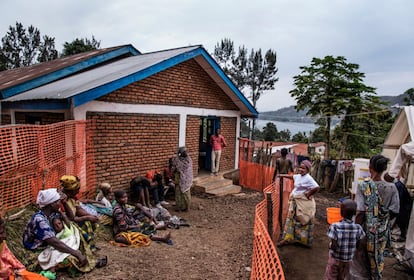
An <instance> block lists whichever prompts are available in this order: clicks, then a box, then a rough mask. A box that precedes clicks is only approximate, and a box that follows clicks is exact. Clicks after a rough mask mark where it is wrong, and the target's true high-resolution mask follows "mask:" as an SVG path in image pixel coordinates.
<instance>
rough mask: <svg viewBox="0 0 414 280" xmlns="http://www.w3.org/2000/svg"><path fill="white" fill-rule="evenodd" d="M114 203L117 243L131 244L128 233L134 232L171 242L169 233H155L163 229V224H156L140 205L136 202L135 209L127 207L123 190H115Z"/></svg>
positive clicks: (114, 228)
mask: <svg viewBox="0 0 414 280" xmlns="http://www.w3.org/2000/svg"><path fill="white" fill-rule="evenodd" d="M114 194H115V199H116V202H117V203H116V204H115V206H114V212H113V219H114V226H113V230H114V236H115V237H114V240H115V241H116V242H118V243H122V244H126V245H131V242H130V241H129V240H131V239H132V238H130V236H129V235H133V233H134V232H135V233H136V232H139V233H142V234H144V235H148V236H149V238H150V239H151V240H154V241H161V242H164V243H167V244H171V240H170V236H171V233H168V234H166V235H165V236H159V235H156V231H157V229H165V228H166V226H165V225H158V222H157V221H156V220H155V219H154V218H153V217H152V216H151V214H150V213H149V212H148V211H147V210H146V209H145V208H144V207H143V206H142V205H141V204H137V205H136V207H135V209H130V208H128V207H127V203H128V196H127V194H126V192H124V191H121V190H119V191H115V193H114Z"/></svg>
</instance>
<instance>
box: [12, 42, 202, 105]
mask: <svg viewBox="0 0 414 280" xmlns="http://www.w3.org/2000/svg"><path fill="white" fill-rule="evenodd" d="M197 48H199V46H193V47H186V48H180V49H173V50H167V51H161V52H154V53H148V54H141V55H138V56H133V57H127V58H124V59H121V60H118V61H115V62H112V63H109V64H106V65H104V66H100V67H98V68H95V69H91V70H89V71H85V72H82V73H79V74H76V75H73V76H71V77H68V78H65V79H62V80H59V81H56V82H53V83H50V84H47V85H44V86H41V87H38V88H35V89H32V90H29V91H26V92H24V93H21V94H18V95H15V96H12V97H9V98H6V99H4V101H6V102H7V101H11V102H15V101H24V100H41V99H66V98H70V97H73V96H75V95H77V94H80V93H83V92H85V91H88V90H91V89H94V88H97V87H99V86H102V85H104V84H108V83H111V82H113V81H116V80H118V79H121V78H124V77H127V76H129V75H131V74H134V73H136V72H139V71H142V70H144V69H147V68H149V67H151V66H154V65H157V64H158V63H160V62H162V61H164V60H166V59H169V58H172V57H175V56H177V55H180V54H183V53H186V52H188V51H192V50H194V49H197Z"/></svg>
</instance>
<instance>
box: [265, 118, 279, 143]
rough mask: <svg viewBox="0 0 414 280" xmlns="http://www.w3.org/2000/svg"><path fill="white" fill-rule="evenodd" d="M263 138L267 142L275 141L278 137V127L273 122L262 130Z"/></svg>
mask: <svg viewBox="0 0 414 280" xmlns="http://www.w3.org/2000/svg"><path fill="white" fill-rule="evenodd" d="M262 136H263V138H264V140H265V141H275V140H276V138H277V136H278V131H277V127H276V125H275V124H274V123H272V122H268V123H267V124H266V126H265V127H263V129H262Z"/></svg>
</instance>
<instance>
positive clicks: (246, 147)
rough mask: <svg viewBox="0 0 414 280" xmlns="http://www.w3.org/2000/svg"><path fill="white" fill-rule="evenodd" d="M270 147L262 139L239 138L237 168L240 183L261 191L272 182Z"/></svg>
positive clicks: (272, 169) (272, 161)
mask: <svg viewBox="0 0 414 280" xmlns="http://www.w3.org/2000/svg"><path fill="white" fill-rule="evenodd" d="M273 163H274V160H272V154H271V148H270V147H269V145H268V144H265V143H264V142H262V141H252V140H249V139H240V146H239V168H240V181H239V182H240V185H241V186H243V187H247V188H249V189H253V190H256V191H262V190H263V189H264V188H265V187H266V186H268V185H270V184H271V183H272V177H273V172H274V170H275V168H274V166H272V164H273Z"/></svg>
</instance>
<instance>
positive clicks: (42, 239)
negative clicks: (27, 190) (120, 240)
mask: <svg viewBox="0 0 414 280" xmlns="http://www.w3.org/2000/svg"><path fill="white" fill-rule="evenodd" d="M63 203H66V202H64V200H63ZM37 204H38V205H39V207H40V210H39V211H38V212H36V213H35V214H34V215H33V216H32V218H31V219H30V221H29V223H28V224H27V225H26V227H25V230H24V233H23V245H24V247H25V248H26V249H28V250H29V251H27V254H26V256H25V258H24V261H25V262H26V267H27V269H28V270H32V271H33V270H36V269H37V259H38V256H39V254H40V252H41V250H40V249H44V248H46V246H52V247H53V248H54V250H57V251H60V252H61V253H65V254H66V255H65V258H64V259H63V260H62V261H60V262H58V264H56V263H53V266H56V265H58V266H59V265H60V267H62V268H72V269H76V270H79V271H81V272H89V271H91V270H92V269H93V268H94V267H95V265H96V263H97V260H96V258H95V257H94V256H93V255H92V254H88V251H85V250H84V249H85V247H88V246H80V247H79V248H78V249H73V248H71V247H69V246H67V245H66V244H65V243H64V242H62V241H61V240H59V239H58V238H57V237H56V232H55V231H54V229H53V227H52V225H51V222H50V218H51V217H52V216H53V215H61V213H60V211H59V209H60V204H61V196H60V194H59V193H58V192H57V190H56V189H53V188H52V189H47V190H41V191H39V193H38V196H37ZM80 238H81V241H80V242H83V244H85V241H84V239H83V238H82V237H80ZM89 252H90V251H89Z"/></svg>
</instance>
